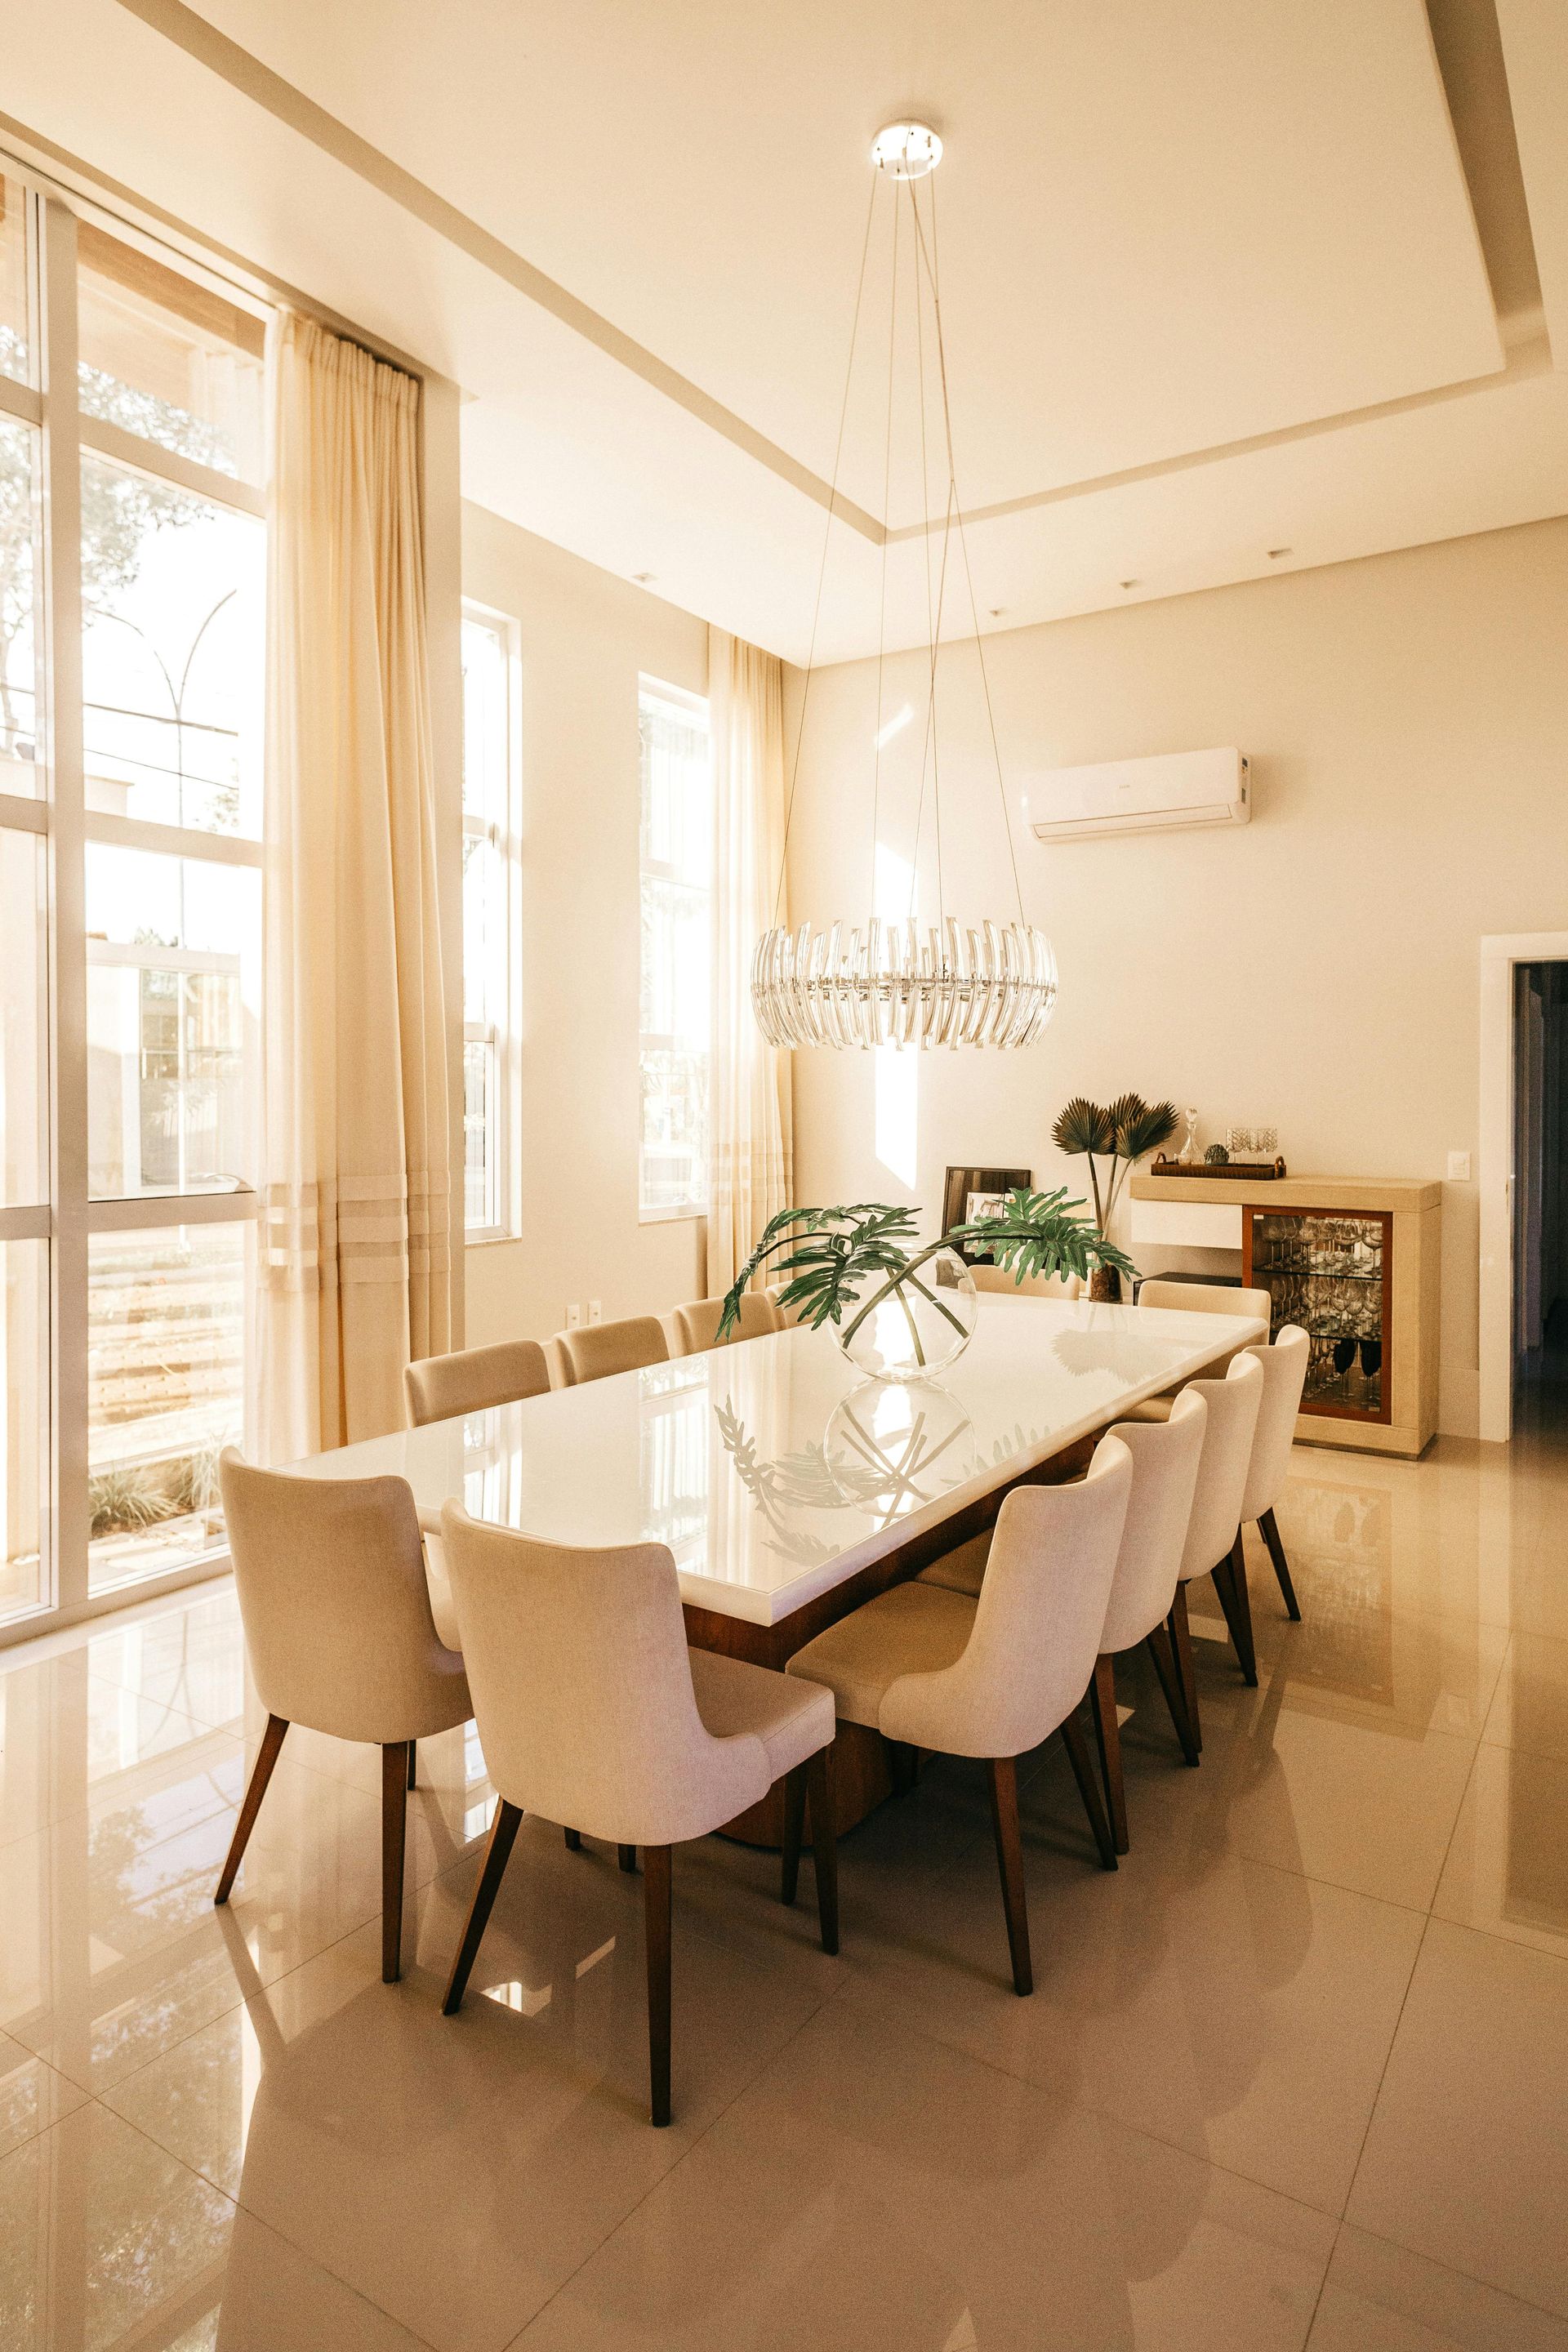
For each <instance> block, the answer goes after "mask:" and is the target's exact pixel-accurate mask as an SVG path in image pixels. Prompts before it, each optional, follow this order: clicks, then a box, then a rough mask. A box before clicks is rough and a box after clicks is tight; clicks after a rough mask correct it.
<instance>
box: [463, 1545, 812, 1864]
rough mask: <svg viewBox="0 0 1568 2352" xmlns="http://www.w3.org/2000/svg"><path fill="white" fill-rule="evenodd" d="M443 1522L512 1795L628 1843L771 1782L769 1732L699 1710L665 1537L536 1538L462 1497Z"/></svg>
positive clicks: (732, 1809)
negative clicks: (609, 1541)
mask: <svg viewBox="0 0 1568 2352" xmlns="http://www.w3.org/2000/svg"><path fill="white" fill-rule="evenodd" d="M441 1535H442V1540H443V1542H444V1543H445V1545H446V1549H447V1573H448V1575H449V1576H450V1578H451V1580H452V1595H453V1599H454V1600H455V1601H456V1603H457V1609H458V1623H459V1625H460V1626H461V1628H462V1634H463V1657H464V1663H465V1664H466V1665H467V1667H468V1684H469V1687H470V1689H471V1691H472V1693H473V1700H474V1717H475V1720H476V1722H477V1723H478V1725H479V1738H480V1741H481V1743H482V1745H483V1748H484V1752H485V1763H486V1766H487V1768H488V1769H489V1776H490V1779H491V1780H492V1781H493V1782H494V1783H495V1786H496V1787H497V1789H498V1790H500V1793H501V1795H502V1796H503V1797H505V1798H507V1799H508V1800H509V1801H510V1803H512V1804H514V1805H521V1807H522V1808H523V1810H524V1811H526V1812H535V1813H542V1814H543V1816H544V1818H545V1820H546V1821H552V1822H562V1823H563V1824H564V1825H565V1826H566V1827H568V1828H570V1829H577V1830H585V1831H586V1832H588V1833H589V1835H590V1836H593V1837H602V1838H611V1839H614V1840H615V1841H616V1843H617V1844H620V1845H674V1844H677V1843H679V1842H680V1841H681V1840H682V1839H684V1838H689V1837H698V1836H700V1835H702V1834H704V1833H705V1832H707V1831H709V1830H710V1829H713V1828H715V1827H717V1825H718V1824H719V1823H720V1822H725V1821H729V1820H730V1819H731V1818H732V1816H733V1815H734V1814H736V1813H738V1812H741V1811H743V1810H744V1808H745V1807H746V1806H747V1805H750V1804H754V1803H755V1802H756V1801H757V1800H758V1799H759V1798H760V1797H761V1796H762V1795H763V1793H764V1792H765V1790H766V1789H767V1787H768V1784H769V1780H770V1779H771V1775H770V1772H769V1769H768V1762H767V1753H766V1750H765V1749H764V1748H763V1743H762V1741H761V1740H760V1739H758V1738H755V1737H754V1736H753V1735H752V1734H751V1733H750V1732H746V1733H742V1734H740V1735H738V1736H737V1737H735V1738H725V1739H716V1738H714V1737H713V1736H712V1734H711V1733H710V1732H709V1731H708V1730H707V1729H706V1728H705V1727H704V1725H703V1722H702V1718H701V1717H700V1715H699V1714H698V1711H697V1701H696V1698H695V1696H694V1695H693V1692H692V1687H691V1664H690V1660H689V1657H688V1655H687V1650H686V1625H685V1621H684V1619H683V1618H682V1615H681V1611H680V1589H679V1584H678V1583H677V1580H676V1574H675V1560H674V1558H673V1556H672V1555H671V1553H670V1552H669V1551H668V1549H666V1547H665V1546H664V1545H663V1544H627V1545H625V1546H621V1547H616V1548H615V1549H608V1550H602V1551H591V1550H579V1549H576V1548H575V1547H573V1546H570V1545H565V1544H551V1543H538V1542H535V1541H534V1540H533V1538H531V1537H528V1536H520V1535H515V1534H513V1533H512V1532H511V1530H510V1528H497V1527H490V1526H488V1525H485V1524H483V1523H481V1522H480V1521H479V1520H477V1519H472V1518H470V1517H468V1513H467V1512H466V1511H464V1510H461V1509H459V1507H458V1505H457V1504H455V1503H448V1504H447V1507H446V1509H445V1510H444V1511H443V1512H442V1514H441Z"/></svg>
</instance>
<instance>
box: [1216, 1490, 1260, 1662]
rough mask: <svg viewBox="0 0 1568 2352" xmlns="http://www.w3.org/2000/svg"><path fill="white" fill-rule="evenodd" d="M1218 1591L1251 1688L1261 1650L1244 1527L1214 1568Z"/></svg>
mask: <svg viewBox="0 0 1568 2352" xmlns="http://www.w3.org/2000/svg"><path fill="white" fill-rule="evenodd" d="M1214 1582H1215V1591H1216V1592H1217V1593H1218V1594H1219V1600H1220V1607H1221V1608H1222V1609H1223V1610H1224V1611H1225V1620H1226V1624H1227V1625H1228V1626H1229V1627H1230V1638H1231V1642H1232V1643H1233V1644H1234V1646H1235V1650H1236V1655H1237V1663H1238V1664H1239V1665H1240V1667H1241V1679H1242V1681H1243V1682H1244V1683H1246V1684H1247V1685H1248V1686H1249V1688H1252V1689H1256V1688H1257V1685H1258V1653H1257V1651H1256V1649H1255V1648H1254V1646H1253V1640H1252V1599H1251V1595H1250V1594H1249V1593H1248V1591H1247V1559H1246V1556H1245V1554H1244V1553H1243V1551H1242V1548H1241V1529H1240V1528H1237V1531H1236V1541H1235V1543H1234V1544H1232V1546H1231V1548H1230V1553H1229V1557H1228V1558H1227V1559H1222V1560H1221V1561H1220V1562H1219V1563H1218V1565H1217V1566H1216V1567H1215V1571H1214Z"/></svg>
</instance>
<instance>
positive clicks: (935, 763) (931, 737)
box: [894, 180, 952, 939]
mask: <svg viewBox="0 0 1568 2352" xmlns="http://www.w3.org/2000/svg"><path fill="white" fill-rule="evenodd" d="M905 185H906V186H907V187H908V189H909V192H910V220H911V221H912V223H913V225H914V232H915V250H914V254H913V257H912V258H913V265H914V273H915V382H916V383H918V384H919V386H920V407H921V522H922V524H923V526H924V528H923V530H922V532H921V537H922V539H923V540H924V542H925V575H926V635H927V636H928V637H929V638H930V640H931V699H930V703H929V705H928V711H927V726H926V742H927V746H928V747H929V749H930V751H931V819H932V823H933V824H934V825H935V828H936V919H937V928H938V930H939V932H940V934H941V936H942V938H943V939H945V938H946V937H947V896H946V892H945V890H944V889H943V887H942V768H941V758H940V751H939V746H940V742H941V730H939V728H938V726H937V717H936V666H937V648H938V646H940V644H941V642H942V606H941V604H940V603H939V604H938V605H937V608H936V610H935V612H934V613H933V612H932V610H931V465H930V461H929V459H928V457H927V454H926V346H925V305H924V303H923V302H922V301H921V257H920V233H921V209H920V198H919V194H918V193H917V189H916V184H915V182H914V181H913V180H909V181H906V182H905ZM894 194H895V196H896V195H897V194H898V191H897V189H895V190H894ZM951 528H952V518H951V511H950V513H949V515H948V517H947V518H945V519H944V520H943V523H942V577H943V583H944V584H945V581H946V576H947V534H948V531H949V530H950V529H951ZM925 789H926V778H925V751H923V750H922V751H921V802H920V804H921V814H923V813H924V810H925ZM920 863H921V836H920V820H919V818H917V819H916V822H915V857H914V865H915V874H916V877H917V879H918V877H919V874H920ZM913 911H914V908H913V903H912V894H911V904H910V912H911V913H913Z"/></svg>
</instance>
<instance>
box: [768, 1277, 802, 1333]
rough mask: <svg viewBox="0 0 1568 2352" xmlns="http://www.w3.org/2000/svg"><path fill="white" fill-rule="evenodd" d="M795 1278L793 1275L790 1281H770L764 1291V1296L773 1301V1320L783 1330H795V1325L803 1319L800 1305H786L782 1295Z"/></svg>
mask: <svg viewBox="0 0 1568 2352" xmlns="http://www.w3.org/2000/svg"><path fill="white" fill-rule="evenodd" d="M794 1280H795V1276H793V1275H791V1276H790V1277H789V1281H788V1282H770V1283H769V1284H768V1286H767V1289H766V1291H765V1293H764V1296H765V1297H768V1298H769V1299H771V1300H772V1302H773V1322H774V1324H775V1326H776V1328H778V1329H779V1330H781V1331H793V1330H794V1328H795V1325H796V1324H797V1323H798V1322H799V1321H800V1319H801V1312H800V1308H799V1307H785V1306H784V1304H783V1300H782V1296H781V1294H782V1293H783V1292H784V1291H786V1290H787V1289H788V1288H789V1285H790V1282H793V1281H794Z"/></svg>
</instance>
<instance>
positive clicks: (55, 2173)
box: [0, 2103, 234, 2352]
mask: <svg viewBox="0 0 1568 2352" xmlns="http://www.w3.org/2000/svg"><path fill="white" fill-rule="evenodd" d="M233 2220H234V2208H233V2206H232V2205H231V2204H230V2202H229V2200H228V2199H227V2198H226V2197H223V2196H220V2195H219V2194H218V2192H217V2190H216V2189H214V2188H213V2187H212V2185H211V2183H210V2182H208V2181H205V2180H202V2179H198V2178H197V2176H196V2175H195V2173H194V2172H189V2171H187V2170H186V2169H185V2168H184V2166H183V2165H180V2164H176V2163H175V2162H174V2159H173V2158H171V2157H168V2156H166V2155H164V2154H163V2151H162V2150H161V2149H159V2148H156V2147H153V2144H152V2142H151V2141H150V2140H147V2139H144V2138H143V2137H142V2134H141V2133H140V2132H137V2131H133V2130H132V2127H131V2126H130V2125H129V2124H127V2123H124V2122H122V2121H121V2118H120V2117H119V2116H111V2115H110V2113H109V2112H108V2110H107V2109H106V2108H103V2107H100V2106H98V2105H93V2104H90V2103H89V2105H85V2106H83V2107H81V2108H79V2110H78V2112H77V2113H76V2114H75V2115H72V2116H67V2117H66V2118H65V2120H64V2121H63V2122H62V2123H58V2124H56V2125H55V2126H54V2127H53V2129H52V2130H50V2131H47V2132H45V2133H43V2134H41V2135H40V2136H39V2137H37V2138H35V2139H30V2140H28V2141H27V2142H26V2144H25V2145H24V2146H23V2147H19V2148H17V2149H16V2151H15V2152H14V2153H13V2154H12V2155H10V2156H8V2157H6V2158H5V2159H4V2161H0V2344H4V2345H5V2347H6V2352H58V2347H61V2346H64V2345H84V2346H94V2347H97V2346H102V2347H109V2346H111V2345H119V2344H129V2343H135V2344H149V2345H151V2344H158V2345H170V2344H173V2343H174V2342H175V2341H176V2339H178V2340H180V2341H183V2342H189V2343H192V2344H195V2343H203V2342H211V2341H212V2335H211V2331H210V2327H209V2326H204V2322H205V2321H206V2320H207V2319H208V2315H210V2313H211V2311H212V2309H213V2306H214V2305H215V2304H216V2300H217V2291H216V2283H217V2278H218V2276H219V2274H220V2273H221V2270H222V2265H223V2263H224V2261H225V2259H226V2254H227V2251H228V2240H229V2231H230V2228H231V2226H232V2224H233Z"/></svg>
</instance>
